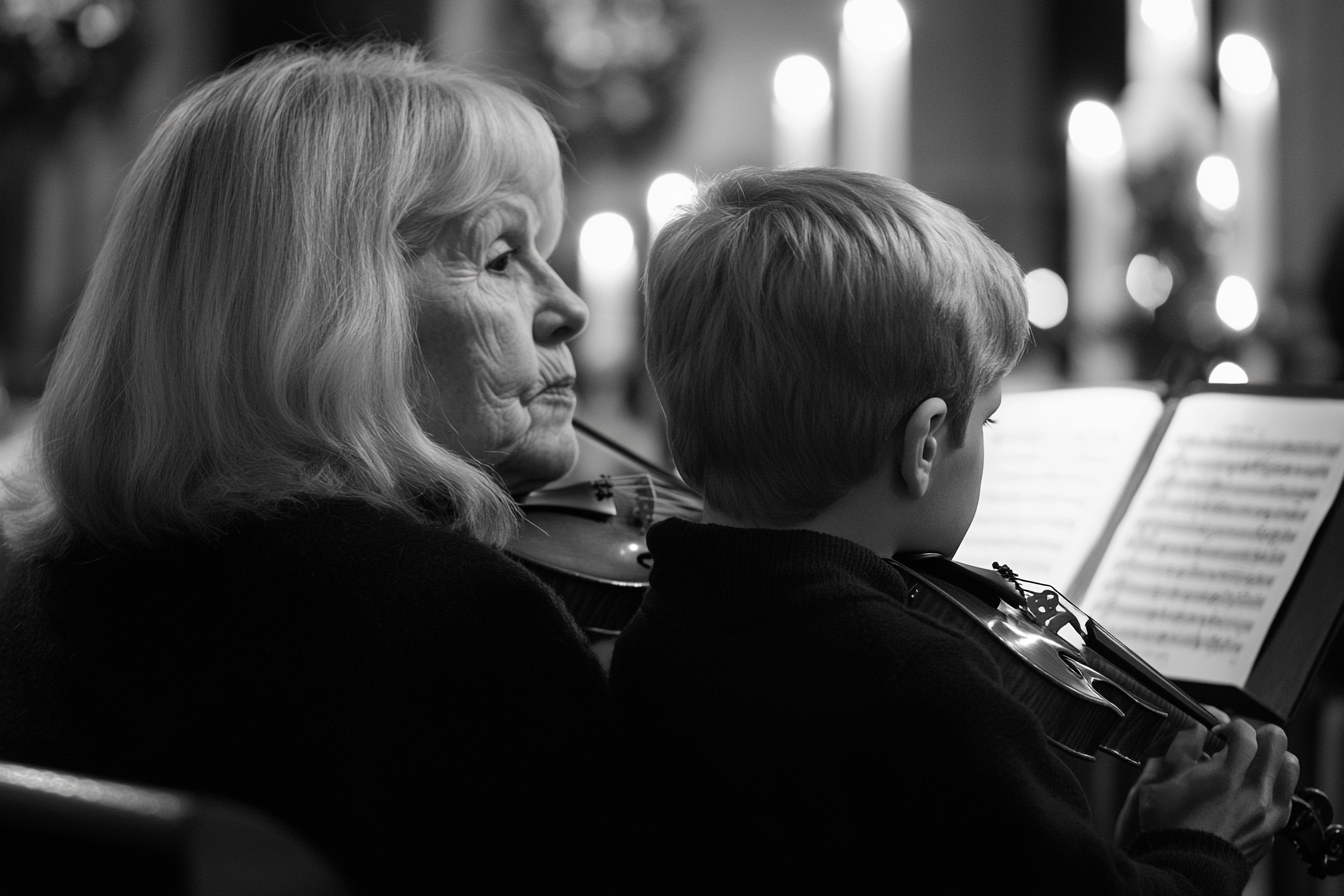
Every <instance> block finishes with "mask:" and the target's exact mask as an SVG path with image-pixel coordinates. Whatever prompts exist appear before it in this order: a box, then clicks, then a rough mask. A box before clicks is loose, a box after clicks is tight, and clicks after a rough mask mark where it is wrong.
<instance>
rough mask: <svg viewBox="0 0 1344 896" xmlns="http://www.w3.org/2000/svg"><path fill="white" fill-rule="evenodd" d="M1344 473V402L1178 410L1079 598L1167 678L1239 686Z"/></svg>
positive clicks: (1188, 405) (1188, 403) (1198, 404)
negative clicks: (1095, 570)
mask: <svg viewBox="0 0 1344 896" xmlns="http://www.w3.org/2000/svg"><path fill="white" fill-rule="evenodd" d="M1341 477H1344V403H1341V402H1326V401H1312V400H1310V399H1293V398H1283V397H1273V398H1271V397H1264V396H1252V395H1225V394H1216V393H1206V394H1201V395H1194V396H1190V397H1188V398H1185V399H1183V400H1182V401H1181V403H1180V404H1179V405H1178V406H1177V409H1176V414H1175V416H1174V417H1173V418H1172V421H1171V425H1170V427H1169V428H1168V430H1167V433H1166V435H1165V437H1164V438H1163V440H1162V444H1161V445H1160V446H1158V450H1157V453H1156V455H1155V456H1154V458H1153V462H1152V464H1151V465H1150V466H1149V469H1148V473H1147V475H1146V476H1145V478H1144V481H1143V482H1142V484H1141V485H1140V486H1139V490H1138V492H1137V493H1136V494H1135V496H1134V500H1133V501H1132V502H1131V504H1130V510H1129V512H1128V513H1127V514H1126V515H1125V518H1124V519H1123V520H1122V521H1121V523H1120V526H1119V528H1118V529H1117V530H1116V533H1115V537H1114V538H1113V539H1112V540H1111V544H1110V547H1109V548H1108V550H1107V551H1106V554H1105V555H1104V556H1103V558H1102V561H1101V566H1100V567H1099V568H1098V570H1097V575H1096V577H1095V578H1094V579H1093V580H1092V583H1091V585H1090V586H1089V587H1088V592H1087V594H1086V595H1082V596H1081V601H1080V605H1081V606H1082V607H1083V609H1084V610H1086V611H1087V612H1088V613H1090V614H1092V615H1093V616H1094V617H1096V619H1097V620H1098V621H1099V622H1100V623H1101V624H1102V625H1104V626H1105V627H1106V628H1108V629H1110V630H1111V632H1112V633H1113V634H1114V635H1116V636H1117V637H1118V638H1119V639H1120V640H1121V641H1124V642H1125V643H1126V644H1128V645H1129V646H1130V647H1131V648H1133V649H1134V650H1136V651H1137V652H1138V653H1140V654H1141V655H1142V656H1143V657H1144V658H1145V659H1146V660H1148V662H1150V663H1152V664H1153V665H1154V666H1155V667H1157V669H1158V670H1159V671H1160V672H1162V673H1164V674H1165V675H1167V676H1168V677H1171V678H1177V679H1183V680H1191V681H1206V682H1212V683H1215V684H1230V685H1234V686H1238V687H1239V686H1241V685H1243V684H1245V683H1246V680H1247V678H1248V677H1249V675H1250V671H1251V667H1252V665H1254V663H1255V658H1256V656H1257V654H1258V653H1259V650H1260V645H1261V644H1262V643H1263V642H1264V638H1265V635H1266V633H1267V632H1268V631H1269V626H1270V623H1271V622H1273V620H1274V616H1275V614H1276V613H1277V612H1278V609H1279V606H1280V604H1282V602H1283V599H1284V597H1285V596H1286V595H1287V593H1288V589H1289V587H1290V586H1291V585H1292V583H1293V579H1294V577H1295V576H1296V574H1297V570H1298V568H1299V567H1300V566H1301V564H1302V561H1303V559H1304V557H1305V555H1306V552H1307V550H1308V548H1310V546H1311V542H1312V539H1313V538H1314V536H1315V534H1316V531H1317V530H1318V529H1319V528H1320V525H1321V522H1322V521H1323V520H1324V518H1325V514H1326V513H1327V512H1328V511H1329V509H1330V505H1331V504H1332V503H1333V501H1334V497H1335V495H1336V493H1337V492H1338V491H1339V486H1340V481H1341Z"/></svg>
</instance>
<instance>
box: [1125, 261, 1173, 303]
mask: <svg viewBox="0 0 1344 896" xmlns="http://www.w3.org/2000/svg"><path fill="white" fill-rule="evenodd" d="M1173 282H1174V278H1173V277H1172V274H1171V268H1169V267H1167V266H1166V265H1165V264H1163V263H1162V262H1161V261H1159V260H1158V259H1156V258H1154V257H1153V256H1151V255H1144V254H1142V253H1140V254H1138V255H1135V256H1134V257H1133V258H1132V259H1130V262H1129V267H1128V268H1127V269H1126V270H1125V289H1127V290H1129V297H1130V298H1132V299H1133V300H1134V301H1136V302H1138V303H1139V304H1140V305H1142V306H1143V307H1144V308H1147V309H1148V310H1149V311H1151V310H1153V309H1154V308H1156V307H1158V306H1159V305H1161V304H1162V303H1163V302H1165V301H1166V300H1167V297H1168V296H1170V295H1171V287H1172V284H1173Z"/></svg>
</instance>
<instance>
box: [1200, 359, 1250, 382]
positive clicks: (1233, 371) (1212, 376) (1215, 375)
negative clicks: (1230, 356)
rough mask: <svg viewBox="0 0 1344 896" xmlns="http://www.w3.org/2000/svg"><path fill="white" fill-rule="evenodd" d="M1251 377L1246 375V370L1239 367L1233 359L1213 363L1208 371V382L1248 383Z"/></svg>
mask: <svg viewBox="0 0 1344 896" xmlns="http://www.w3.org/2000/svg"><path fill="white" fill-rule="evenodd" d="M1250 381H1251V378H1250V377H1249V376H1247V375H1246V371H1245V370H1242V369H1241V365H1240V364H1238V363H1236V362H1235V361H1219V362H1218V363H1217V364H1215V365H1213V369H1212V370H1210V371H1209V382H1211V383H1249V382H1250Z"/></svg>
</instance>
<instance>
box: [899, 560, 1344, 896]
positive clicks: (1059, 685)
mask: <svg viewBox="0 0 1344 896" xmlns="http://www.w3.org/2000/svg"><path fill="white" fill-rule="evenodd" d="M889 562H890V563H892V565H893V566H895V567H896V568H897V570H898V571H899V572H900V573H901V575H902V577H903V578H905V580H906V582H907V584H908V585H909V586H910V591H909V599H910V601H911V603H912V604H913V605H914V606H916V607H917V608H918V609H920V610H922V611H923V612H925V613H928V614H929V615H932V616H933V617H935V618H937V619H939V620H941V621H943V622H945V623H947V624H949V625H951V626H952V627H953V628H956V629H957V630H959V631H961V632H963V633H965V634H968V635H969V636H971V638H972V640H975V641H977V642H978V643H980V644H981V645H982V646H983V647H985V648H986V649H987V650H988V651H989V652H990V655H991V656H993V657H994V658H995V660H996V661H997V662H998V665H999V668H1000V670H1001V672H1002V676H1003V682H1004V686H1005V687H1006V688H1007V690H1008V691H1009V692H1010V693H1012V694H1013V695H1014V696H1015V697H1017V698H1018V699H1019V700H1020V701H1022V702H1023V703H1024V704H1025V705H1026V706H1027V708H1028V709H1030V710H1031V711H1032V712H1033V714H1035V715H1036V717H1037V718H1038V719H1039V720H1040V721H1041V724H1042V726H1043V727H1044V728H1045V732H1046V736H1047V737H1048V738H1049V739H1050V741H1051V743H1053V744H1054V745H1055V746H1056V747H1058V748H1059V749H1061V750H1063V751H1064V752H1066V753H1069V754H1071V755H1074V756H1078V757H1080V758H1083V759H1088V760H1091V759H1094V757H1095V755H1096V754H1097V753H1099V752H1104V753H1110V754H1111V755H1113V756H1116V757H1117V758H1119V759H1121V760H1123V761H1125V762H1127V763H1130V764H1132V765H1140V764H1141V763H1142V761H1143V760H1145V759H1148V758H1151V757H1153V756H1158V755H1161V754H1162V753H1164V752H1165V751H1166V748H1167V746H1168V745H1169V744H1170V742H1171V739H1172V738H1173V737H1174V736H1175V735H1176V733H1177V732H1179V731H1182V730H1184V729H1186V728H1189V727H1191V726H1193V725H1194V724H1196V723H1198V724H1200V725H1203V726H1204V727H1205V728H1206V729H1209V730H1210V731H1211V732H1212V729H1213V728H1214V727H1215V726H1216V725H1218V724H1219V720H1218V719H1217V718H1216V717H1215V716H1214V715H1213V714H1212V713H1210V712H1209V711H1208V710H1207V709H1205V708H1204V707H1203V706H1202V705H1201V704H1199V703H1198V702H1196V701H1195V700H1194V699H1193V698H1192V697H1190V696H1189V695H1188V694H1186V693H1185V692H1184V691H1182V690H1181V689H1180V688H1179V687H1177V686H1176V685H1175V684H1173V683H1172V682H1171V681H1169V680H1167V679H1166V678H1165V677H1163V676H1162V674H1161V673H1159V672H1158V671H1157V670H1156V669H1154V668H1153V667H1152V666H1150V665H1149V664H1148V663H1147V662H1145V661H1144V660H1143V658H1142V657H1140V656H1139V655H1138V654H1136V653H1134V652H1133V651H1132V650H1130V649H1129V648H1128V647H1126V646H1125V645H1124V644H1123V643H1121V642H1120V641H1119V640H1118V639H1116V638H1115V637H1114V636H1113V635H1111V634H1110V633H1109V632H1108V631H1106V629H1105V628H1104V627H1102V626H1101V625H1100V624H1099V623H1098V622H1097V621H1096V620H1095V619H1092V618H1091V617H1090V616H1088V615H1087V614H1086V613H1084V612H1083V611H1082V610H1081V609H1079V608H1078V607H1077V606H1076V605H1074V604H1073V603H1072V602H1071V601H1069V600H1068V599H1067V598H1065V597H1064V596H1063V595H1062V594H1060V593H1059V592H1058V591H1057V590H1056V589H1054V588H1051V587H1049V586H1046V585H1043V584H1041V583H1039V582H1031V581H1029V580H1026V579H1022V578H1020V577H1019V576H1018V575H1017V574H1016V573H1014V572H1013V571H1012V569H1011V568H1009V567H1008V566H1004V565H1002V564H998V563H996V564H994V569H993V570H992V571H991V570H985V569H980V568H977V567H973V566H968V565H966V564H962V563H957V562H955V561H953V560H949V559H947V558H945V557H943V556H941V555H939V554H902V555H898V556H897V557H895V558H893V559H892V560H890V561H889ZM1031 585H1035V586H1039V587H1036V588H1030V587H1028V586H1031ZM1224 746H1225V743H1224V741H1223V740H1222V738H1220V737H1218V736H1217V735H1216V734H1213V733H1211V734H1210V736H1209V738H1208V740H1207V741H1206V742H1205V745H1204V750H1205V752H1206V753H1210V754H1212V753H1216V752H1217V751H1218V750H1221V749H1222V748H1223V747H1224ZM1333 816H1334V808H1333V806H1332V805H1331V803H1330V799H1329V797H1328V796H1326V794H1325V793H1323V792H1322V791H1320V790H1317V789H1315V788H1311V787H1304V788H1300V789H1299V790H1298V791H1297V793H1295V794H1294V795H1293V798H1292V807H1291V811H1290V814H1289V819H1288V824H1287V825H1286V826H1285V827H1284V829H1283V830H1282V831H1280V835H1281V836H1283V837H1285V838H1287V839H1288V840H1289V841H1290V842H1292V844H1293V846H1294V848H1295V849H1296V850H1297V853H1298V855H1299V856H1300V857H1301V858H1302V860H1303V861H1304V862H1306V863H1307V871H1308V873H1310V874H1312V875H1313V876H1315V877H1320V878H1324V877H1326V876H1328V875H1334V874H1340V873H1344V825H1340V824H1332V821H1333Z"/></svg>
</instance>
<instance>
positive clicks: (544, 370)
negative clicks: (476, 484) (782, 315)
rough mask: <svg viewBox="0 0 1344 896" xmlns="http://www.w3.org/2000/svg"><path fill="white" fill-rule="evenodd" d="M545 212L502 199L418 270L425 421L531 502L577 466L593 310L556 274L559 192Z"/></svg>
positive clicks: (534, 203)
mask: <svg viewBox="0 0 1344 896" xmlns="http://www.w3.org/2000/svg"><path fill="white" fill-rule="evenodd" d="M552 189H553V190H554V191H555V192H554V193H553V194H552V195H551V196H549V197H542V198H545V199H547V200H548V201H545V202H544V203H543V202H542V201H541V198H538V197H533V196H530V195H527V194H526V193H525V192H517V193H501V194H499V195H497V196H496V197H495V198H494V199H493V200H491V202H490V203H488V204H487V205H486V206H485V208H483V209H482V210H481V211H480V212H478V213H476V214H472V215H469V216H467V217H466V219H465V220H462V221H460V222H457V223H455V224H453V225H452V226H451V227H450V228H449V229H448V231H447V233H446V235H445V237H444V239H443V240H442V241H441V243H440V244H439V245H438V246H434V247H431V248H430V250H429V251H427V252H425V253H424V254H423V255H422V256H421V257H420V258H419V259H417V260H416V261H415V263H414V264H413V265H412V268H411V279H410V284H411V289H412V292H413V296H414V298H415V299H416V300H417V301H416V303H415V308H416V312H417V316H416V323H415V334H416V340H417V342H418V344H419V348H420V354H421V358H422V362H423V368H424V371H425V373H426V375H427V377H426V383H425V388H424V389H423V394H422V395H421V398H420V401H419V403H418V405H417V409H416V410H417V414H418V416H419V418H420V423H421V425H422V426H423V427H424V428H425V431H426V432H428V433H429V435H430V436H431V437H432V438H433V439H434V440H435V441H437V442H439V443H440V444H442V445H444V446H446V447H448V448H451V449H454V450H456V451H459V452H461V453H463V454H465V455H468V456H470V457H473V458H475V459H477V460H478V461H480V462H482V463H485V464H488V465H490V466H491V467H493V468H494V469H495V470H496V472H498V474H499V476H500V477H501V479H502V480H503V482H504V485H505V487H506V488H507V489H508V490H509V491H510V493H512V494H515V495H521V494H525V493H527V492H529V491H531V490H532V489H535V488H539V487H540V486H543V485H545V484H546V483H549V482H552V481H554V480H555V479H558V478H559V477H561V476H563V475H564V474H565V473H566V472H568V471H569V469H570V468H571V467H572V466H573V465H574V461H575V459H576V457H577V456H578V444H577V442H576V440H575V436H574V428H573V425H572V424H573V417H574V400H575V399H574V360H573V358H572V356H571V355H570V352H569V346H568V345H566V343H568V342H569V340H571V339H573V338H574V337H575V336H577V335H578V334H579V333H580V332H581V331H582V330H583V328H584V325H585V324H587V322H588V309H587V307H586V306H585V305H584V304H583V302H582V301H581V300H580V299H579V297H578V296H577V295H575V294H574V293H573V292H572V291H571V290H570V289H569V287H567V286H566V285H565V284H564V281H562V280H561V279H560V277H559V276H558V275H557V274H556V273H555V271H553V270H552V269H551V266H550V264H549V263H547V260H546V259H547V258H548V257H549V256H550V254H551V251H552V250H553V249H554V248H555V243H556V240H557V239H558V238H559V233H560V222H559V220H543V216H544V214H545V213H544V211H543V209H554V210H558V209H560V208H561V207H562V206H561V202H560V197H559V190H560V184H559V183H558V179H557V183H555V184H554V185H553V186H552Z"/></svg>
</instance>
